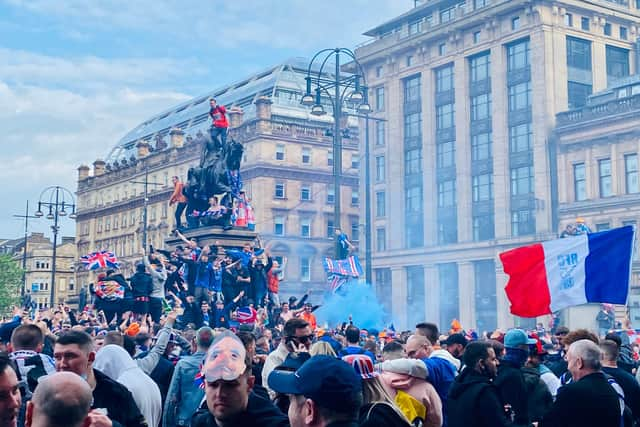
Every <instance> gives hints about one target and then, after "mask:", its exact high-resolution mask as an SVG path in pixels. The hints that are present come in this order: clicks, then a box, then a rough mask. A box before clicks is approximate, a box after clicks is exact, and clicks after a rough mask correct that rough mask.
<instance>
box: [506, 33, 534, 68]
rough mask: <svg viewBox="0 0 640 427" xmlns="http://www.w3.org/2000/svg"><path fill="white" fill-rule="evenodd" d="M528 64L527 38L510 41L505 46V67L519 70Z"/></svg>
mask: <svg viewBox="0 0 640 427" xmlns="http://www.w3.org/2000/svg"><path fill="white" fill-rule="evenodd" d="M528 66H529V40H523V41H520V42H516V43H512V44H510V45H508V46H507V67H508V68H507V69H508V70H509V71H515V70H520V69H522V68H526V67H528Z"/></svg>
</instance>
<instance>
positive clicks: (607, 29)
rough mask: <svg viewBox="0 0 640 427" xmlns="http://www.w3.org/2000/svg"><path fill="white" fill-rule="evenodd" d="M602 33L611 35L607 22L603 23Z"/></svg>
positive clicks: (609, 25)
mask: <svg viewBox="0 0 640 427" xmlns="http://www.w3.org/2000/svg"><path fill="white" fill-rule="evenodd" d="M604 35H605V36H611V24H609V23H606V24H604Z"/></svg>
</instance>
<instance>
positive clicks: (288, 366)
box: [275, 352, 311, 372]
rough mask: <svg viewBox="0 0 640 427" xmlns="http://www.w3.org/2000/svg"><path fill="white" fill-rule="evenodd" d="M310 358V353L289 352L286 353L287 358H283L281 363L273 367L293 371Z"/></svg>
mask: <svg viewBox="0 0 640 427" xmlns="http://www.w3.org/2000/svg"><path fill="white" fill-rule="evenodd" d="M310 358H311V355H310V354H309V353H307V352H300V353H296V352H294V353H289V354H288V355H287V358H286V359H284V362H282V364H281V365H278V366H277V367H276V368H275V369H278V370H281V371H289V372H295V371H297V370H298V369H300V368H301V367H302V365H304V362H306V361H307V360H309V359H310Z"/></svg>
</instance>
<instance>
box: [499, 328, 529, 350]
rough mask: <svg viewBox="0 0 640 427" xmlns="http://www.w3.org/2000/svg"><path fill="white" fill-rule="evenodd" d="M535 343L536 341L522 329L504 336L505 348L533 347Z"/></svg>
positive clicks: (508, 332)
mask: <svg viewBox="0 0 640 427" xmlns="http://www.w3.org/2000/svg"><path fill="white" fill-rule="evenodd" d="M535 343H536V340H534V339H531V338H529V337H528V336H527V334H526V332H525V331H523V330H522V329H511V330H509V331H507V333H506V335H505V336H504V346H505V347H518V346H519V345H532V344H535Z"/></svg>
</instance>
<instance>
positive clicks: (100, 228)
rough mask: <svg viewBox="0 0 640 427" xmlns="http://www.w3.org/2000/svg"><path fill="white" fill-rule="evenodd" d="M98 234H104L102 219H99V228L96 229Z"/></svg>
mask: <svg viewBox="0 0 640 427" xmlns="http://www.w3.org/2000/svg"><path fill="white" fill-rule="evenodd" d="M96 229H97V230H98V233H102V218H100V219H98V226H97V227H96Z"/></svg>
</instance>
